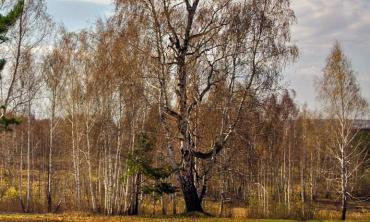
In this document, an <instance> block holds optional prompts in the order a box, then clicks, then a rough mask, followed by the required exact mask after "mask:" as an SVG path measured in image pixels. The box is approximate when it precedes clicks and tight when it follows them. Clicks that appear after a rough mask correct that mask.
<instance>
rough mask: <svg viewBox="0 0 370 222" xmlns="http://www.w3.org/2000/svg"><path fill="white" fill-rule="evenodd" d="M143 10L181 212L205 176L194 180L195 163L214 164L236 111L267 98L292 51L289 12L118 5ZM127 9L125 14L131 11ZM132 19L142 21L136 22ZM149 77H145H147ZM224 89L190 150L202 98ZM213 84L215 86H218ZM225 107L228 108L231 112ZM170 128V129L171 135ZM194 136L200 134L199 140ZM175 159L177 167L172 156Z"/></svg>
mask: <svg viewBox="0 0 370 222" xmlns="http://www.w3.org/2000/svg"><path fill="white" fill-rule="evenodd" d="M117 4H118V5H119V6H121V7H122V8H125V7H126V8H130V7H127V6H132V7H134V6H135V7H137V8H138V11H139V12H140V10H141V9H143V10H142V11H143V14H144V17H145V18H146V22H143V23H142V24H148V26H147V27H145V28H146V30H148V31H147V32H148V34H149V35H150V42H149V41H148V44H151V45H152V46H153V48H154V50H153V51H152V52H151V53H152V58H153V64H156V65H155V67H157V68H156V69H155V70H153V73H154V74H153V73H152V74H153V76H155V75H156V79H157V82H155V83H154V84H155V85H156V86H157V88H159V92H158V98H159V104H160V115H161V119H162V125H164V128H165V129H166V130H167V134H168V138H171V139H169V145H168V153H169V158H170V161H171V163H172V166H173V168H174V170H176V172H177V177H178V181H179V183H180V187H181V190H182V193H183V197H184V200H185V203H186V211H187V212H192V211H203V208H202V206H201V202H202V198H203V197H204V194H205V191H206V188H207V185H206V182H207V180H208V179H209V172H210V170H205V171H204V172H205V173H204V174H203V175H200V178H202V181H204V183H203V184H202V185H201V186H199V187H197V186H196V184H195V181H194V166H195V165H194V164H195V160H196V159H197V160H198V161H203V162H208V164H207V165H208V166H207V167H206V168H208V169H211V168H212V167H211V166H212V165H213V164H214V161H209V160H213V159H215V158H216V156H217V154H218V153H219V152H220V151H221V150H222V149H223V148H224V147H225V145H226V143H227V142H228V141H229V139H230V137H231V135H232V134H233V131H234V129H235V126H236V125H237V123H238V120H239V118H240V113H241V110H243V109H244V105H245V103H246V101H247V100H248V96H249V95H251V94H254V93H257V92H258V93H259V92H266V91H267V90H268V89H270V88H271V87H272V86H273V85H274V83H275V82H276V80H277V77H278V76H279V73H280V70H281V68H282V67H283V65H284V64H285V62H287V61H289V60H290V59H291V58H294V57H295V56H296V55H297V49H296V47H294V46H293V45H290V44H289V40H290V34H289V33H290V25H291V24H292V22H293V21H294V13H293V11H292V10H291V9H290V6H289V1H270V0H269V1H243V2H241V1H232V0H220V1H216V2H212V1H200V0H194V1H190V0H178V1H168V0H163V1H156V0H142V1H137V2H132V1H117ZM132 7H131V8H132ZM139 18H142V17H140V16H139ZM153 76H152V78H153ZM219 83H223V84H224V86H222V87H225V88H224V89H225V91H224V92H225V93H223V94H220V95H222V97H221V98H220V101H222V103H220V105H221V106H222V114H221V117H220V119H219V120H218V123H217V125H216V126H213V127H215V128H217V129H218V133H217V135H214V138H213V142H212V145H211V146H210V147H196V146H195V143H194V141H195V140H196V137H199V136H201V135H196V134H195V131H196V127H195V126H196V124H195V123H194V121H193V117H194V115H195V113H196V110H198V109H199V107H200V105H201V104H202V103H204V102H205V101H206V100H207V97H208V96H209V93H210V92H212V91H214V90H216V89H217V87H216V85H218V84H219ZM219 85H220V84H219ZM231 104H232V105H231ZM172 124H174V125H175V126H176V127H175V128H172V127H171V125H172ZM198 134H199V133H198ZM177 155H178V156H180V161H179V162H177V161H176V160H177V159H176V156H177Z"/></svg>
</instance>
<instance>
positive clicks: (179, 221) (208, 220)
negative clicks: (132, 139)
mask: <svg viewBox="0 0 370 222" xmlns="http://www.w3.org/2000/svg"><path fill="white" fill-rule="evenodd" d="M0 221H8V222H18V221H29V222H36V221H37V222H41V221H49V222H51V221H64V222H90V221H94V222H135V221H138V222H149V221H154V222H156V221H157V222H167V221H168V222H169V221H175V222H190V221H200V222H201V221H203V222H221V221H222V222H224V221H225V222H294V220H276V219H261V220H258V219H241V218H235V219H230V218H212V217H181V216H179V217H170V216H168V217H164V216H158V217H151V216H137V217H131V216H114V217H106V216H94V215H87V214H76V213H72V214H0ZM327 221H334V220H327ZM352 221H363V222H365V221H370V218H369V220H366V219H364V220H352Z"/></svg>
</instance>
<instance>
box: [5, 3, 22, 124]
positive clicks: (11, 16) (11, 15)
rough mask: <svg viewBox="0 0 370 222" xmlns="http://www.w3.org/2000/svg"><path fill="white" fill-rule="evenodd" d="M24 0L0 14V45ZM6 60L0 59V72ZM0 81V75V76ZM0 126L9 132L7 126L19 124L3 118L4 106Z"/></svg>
mask: <svg viewBox="0 0 370 222" xmlns="http://www.w3.org/2000/svg"><path fill="white" fill-rule="evenodd" d="M23 6H24V0H19V1H18V2H17V4H16V5H14V7H13V8H12V9H11V10H10V11H9V12H8V14H7V15H2V14H0V44H2V43H4V42H6V41H7V40H8V38H7V37H6V34H7V32H8V30H9V29H10V28H11V27H12V26H14V24H15V23H16V22H17V19H18V18H19V16H20V15H21V14H22V12H23ZM5 64H6V60H5V59H4V58H1V59H0V72H1V71H2V70H3V69H4V67H5ZM0 79H1V75H0ZM0 109H1V114H0V126H1V129H5V130H9V126H10V125H12V124H19V123H20V121H19V120H17V119H16V118H8V117H6V116H5V112H6V104H5V105H2V106H1V107H0Z"/></svg>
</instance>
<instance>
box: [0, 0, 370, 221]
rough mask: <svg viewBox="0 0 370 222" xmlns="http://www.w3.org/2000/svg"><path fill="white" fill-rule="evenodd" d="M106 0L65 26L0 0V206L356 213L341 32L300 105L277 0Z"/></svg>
mask: <svg viewBox="0 0 370 222" xmlns="http://www.w3.org/2000/svg"><path fill="white" fill-rule="evenodd" d="M112 4H114V13H112V14H111V15H110V16H109V17H108V18H107V19H98V20H97V21H96V22H95V24H94V26H93V27H91V28H89V29H83V30H81V31H76V32H71V31H68V30H67V29H66V28H65V27H63V26H60V25H57V24H56V23H55V22H54V21H53V19H52V17H51V16H50V15H49V14H48V13H47V11H46V3H45V1H44V0H40V1H35V0H17V1H16V0H12V1H7V0H5V1H4V0H3V1H1V2H0V6H1V13H2V14H0V44H1V53H0V55H1V58H3V59H1V60H0V70H1V78H0V105H1V107H0V109H1V112H0V115H1V117H0V157H1V158H0V221H18V220H19V221H110V219H111V221H126V219H127V221H136V220H137V221H151V220H153V221H156V220H158V221H165V220H166V221H167V220H168V221H172V220H175V221H176V220H178V221H192V220H193V219H194V218H198V219H199V220H210V221H213V220H214V219H217V218H218V219H220V220H219V221H223V220H225V221H234V220H235V221H249V219H250V221H253V219H257V218H258V219H263V218H264V219H293V220H300V221H302V220H311V219H317V220H325V219H331V220H346V219H349V220H352V221H368V220H370V119H369V114H370V112H369V105H368V102H369V101H367V100H366V97H364V95H362V94H361V93H362V91H361V89H360V83H359V80H358V79H357V74H356V67H353V66H352V64H351V61H350V58H349V57H347V55H346V54H345V51H344V50H343V48H342V46H341V42H339V41H336V42H333V43H332V47H331V51H328V52H327V55H326V56H327V59H326V61H325V66H324V67H320V68H321V69H322V72H321V73H318V76H319V77H318V78H317V79H316V81H315V83H314V85H315V87H316V88H315V92H316V95H315V98H316V100H317V102H318V103H320V104H321V107H322V108H321V109H320V110H311V109H309V108H308V107H307V106H306V105H299V104H298V103H297V101H296V98H295V94H296V93H295V91H294V90H292V89H290V88H289V87H287V86H286V85H285V84H283V83H284V81H283V79H284V70H285V69H286V68H288V67H289V66H291V65H292V64H293V63H295V62H297V61H298V60H299V59H300V56H299V55H300V51H299V48H298V47H297V46H296V45H295V44H294V43H293V42H292V41H291V39H292V37H291V28H292V26H293V25H294V24H295V23H296V19H297V18H296V17H295V13H294V10H293V9H292V8H291V5H290V0H213V1H210V0H115V1H114V2H113V3H112ZM81 10H82V9H81ZM17 215H18V216H19V215H21V216H19V218H18V219H17V218H16V217H17ZM37 215H39V217H38V216H37ZM42 215H48V216H45V217H43V216H42ZM66 215H67V216H66ZM68 215H75V216H76V215H77V216H76V218H78V217H81V218H80V219H73V218H72V219H71V218H69V219H68ZM81 215H82V216H81ZM23 217H25V218H23ZM84 217H85V218H84ZM90 217H91V218H90ZM94 217H96V218H95V219H94ZM22 218H23V219H22ZM48 218H49V219H48ZM109 218H110V219H109ZM125 218H126V219H125ZM232 218H234V219H232ZM266 221H267V220H266Z"/></svg>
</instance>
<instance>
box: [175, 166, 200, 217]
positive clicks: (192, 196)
mask: <svg viewBox="0 0 370 222" xmlns="http://www.w3.org/2000/svg"><path fill="white" fill-rule="evenodd" d="M180 185H181V190H182V193H183V195H184V200H185V206H186V212H187V213H190V212H196V211H198V212H203V208H202V205H201V201H200V199H199V197H198V192H197V189H196V188H195V185H194V177H193V172H192V170H191V168H188V169H185V170H184V171H183V172H182V174H181V175H180Z"/></svg>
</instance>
